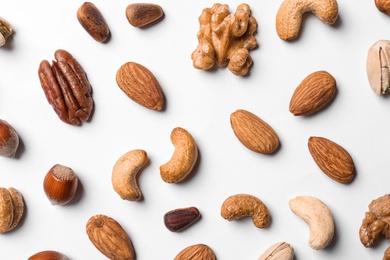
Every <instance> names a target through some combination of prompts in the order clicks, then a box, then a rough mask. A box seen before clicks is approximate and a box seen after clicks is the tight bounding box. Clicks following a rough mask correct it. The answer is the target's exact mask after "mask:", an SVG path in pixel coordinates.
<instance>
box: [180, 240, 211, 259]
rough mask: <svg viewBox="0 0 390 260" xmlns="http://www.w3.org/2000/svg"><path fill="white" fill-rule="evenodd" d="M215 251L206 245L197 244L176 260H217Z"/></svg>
mask: <svg viewBox="0 0 390 260" xmlns="http://www.w3.org/2000/svg"><path fill="white" fill-rule="evenodd" d="M215 259H217V258H216V256H215V254H214V252H213V250H212V249H211V248H210V247H209V246H207V245H204V244H196V245H192V246H189V247H186V248H184V249H183V250H182V251H180V252H179V254H178V255H177V256H176V257H175V258H174V260H215Z"/></svg>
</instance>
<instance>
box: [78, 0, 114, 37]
mask: <svg viewBox="0 0 390 260" xmlns="http://www.w3.org/2000/svg"><path fill="white" fill-rule="evenodd" d="M77 19H78V20H79V22H80V24H81V26H83V28H84V29H85V30H86V31H87V32H88V33H89V35H91V36H92V38H94V39H95V40H96V41H98V42H105V41H107V39H108V36H109V35H110V28H109V27H108V25H107V23H106V20H105V19H104V17H103V15H102V13H101V12H100V11H99V9H98V8H97V7H96V6H95V5H94V4H92V3H90V2H85V3H84V4H83V5H82V6H80V8H79V9H78V10H77Z"/></svg>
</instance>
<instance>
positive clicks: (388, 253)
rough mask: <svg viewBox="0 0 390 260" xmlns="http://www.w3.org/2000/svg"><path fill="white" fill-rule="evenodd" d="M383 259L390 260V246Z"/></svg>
mask: <svg viewBox="0 0 390 260" xmlns="http://www.w3.org/2000/svg"><path fill="white" fill-rule="evenodd" d="M383 260H390V247H388V248H387V249H386V251H385V253H384V254H383Z"/></svg>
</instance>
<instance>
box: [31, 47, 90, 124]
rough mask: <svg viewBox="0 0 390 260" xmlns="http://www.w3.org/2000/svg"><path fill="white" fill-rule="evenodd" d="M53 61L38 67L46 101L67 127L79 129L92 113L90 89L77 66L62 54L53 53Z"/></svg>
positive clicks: (79, 67)
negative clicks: (75, 126) (71, 126)
mask: <svg viewBox="0 0 390 260" xmlns="http://www.w3.org/2000/svg"><path fill="white" fill-rule="evenodd" d="M54 57H55V59H56V61H53V62H52V65H51V66H50V64H49V62H48V61H47V60H43V61H42V62H41V64H40V65H39V69H38V75H39V80H40V82H41V85H42V88H43V91H44V92H45V95H46V98H47V101H48V102H49V104H51V105H52V106H53V109H54V111H55V112H56V113H57V115H58V117H59V118H60V119H61V120H62V121H64V122H65V123H67V124H72V125H80V124H81V122H85V121H87V120H88V119H89V117H90V115H91V113H92V109H93V99H92V87H91V85H90V84H89V81H88V79H87V75H86V74H85V72H84V69H83V68H82V67H81V65H80V64H79V63H78V62H77V61H76V59H74V58H73V56H72V55H71V54H70V53H69V52H67V51H65V50H57V51H56V52H55V53H54Z"/></svg>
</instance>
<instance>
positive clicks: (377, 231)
mask: <svg viewBox="0 0 390 260" xmlns="http://www.w3.org/2000/svg"><path fill="white" fill-rule="evenodd" d="M389 208H390V194H385V195H383V196H381V197H379V198H377V199H375V200H373V201H371V203H370V204H369V205H368V210H369V211H368V212H366V214H365V216H364V219H363V221H362V224H361V226H360V229H359V237H360V241H361V242H362V244H363V245H364V246H365V247H371V246H372V245H373V244H374V242H375V240H376V239H377V238H378V237H379V236H380V235H381V234H383V235H384V236H385V237H386V239H390V211H389Z"/></svg>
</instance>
